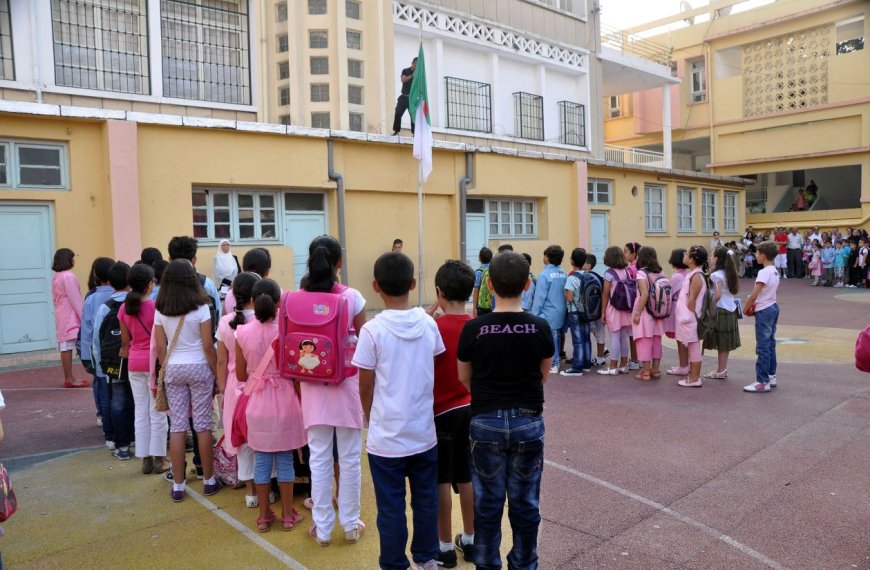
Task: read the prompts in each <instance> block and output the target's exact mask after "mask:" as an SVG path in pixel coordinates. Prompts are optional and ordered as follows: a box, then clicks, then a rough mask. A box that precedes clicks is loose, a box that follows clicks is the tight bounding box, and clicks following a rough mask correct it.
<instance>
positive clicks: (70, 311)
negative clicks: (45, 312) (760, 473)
mask: <svg viewBox="0 0 870 570" xmlns="http://www.w3.org/2000/svg"><path fill="white" fill-rule="evenodd" d="M51 299H52V301H54V326H55V334H56V335H57V342H66V341H73V340H75V339H76V337H77V336H78V334H79V327H81V324H82V305H83V304H84V301H83V300H82V289H81V286H80V285H79V278H78V277H76V274H75V273H73V272H72V271H71V270H67V271H58V272H57V273H55V274H54V275H53V276H52V277H51Z"/></svg>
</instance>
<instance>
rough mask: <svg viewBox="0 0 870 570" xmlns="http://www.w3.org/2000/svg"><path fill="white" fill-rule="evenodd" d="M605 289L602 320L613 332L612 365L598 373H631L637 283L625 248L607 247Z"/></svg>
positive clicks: (602, 295)
mask: <svg viewBox="0 0 870 570" xmlns="http://www.w3.org/2000/svg"><path fill="white" fill-rule="evenodd" d="M604 265H606V266H607V267H609V269H608V270H607V271H606V272H605V273H604V290H603V292H602V294H601V304H602V310H601V313H602V316H601V322H602V323H604V325H605V326H606V327H607V330H608V332H609V333H610V366H609V367H607V368H606V369H603V370H599V371H598V373H599V374H604V375H606V376H616V375H617V374H628V358H629V355H630V353H631V352H630V348H629V340H628V337H629V335H630V334H631V308H632V307H633V306H634V301H635V299H636V297H637V288H636V287H637V285H636V282H635V281H634V279H633V278H632V275H631V274H630V273H629V270H628V261H626V259H625V254H624V253H623V252H622V248H620V247H617V246H615V245H614V246H611V247H608V248H607V249H606V250H605V251H604Z"/></svg>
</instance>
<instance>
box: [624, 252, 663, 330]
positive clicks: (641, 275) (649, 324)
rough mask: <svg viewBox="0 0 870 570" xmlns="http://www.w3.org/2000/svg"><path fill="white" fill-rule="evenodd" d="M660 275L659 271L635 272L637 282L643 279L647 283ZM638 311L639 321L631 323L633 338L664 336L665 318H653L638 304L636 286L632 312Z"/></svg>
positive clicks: (638, 295)
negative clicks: (635, 297)
mask: <svg viewBox="0 0 870 570" xmlns="http://www.w3.org/2000/svg"><path fill="white" fill-rule="evenodd" d="M661 276H662V274H661V273H649V274H647V272H646V271H644V270H642V269H641V270H639V271H638V272H637V280H638V282H640V281H641V280H644V281H647V284H650V283H651V282H654V281H655V280H656V279H657V278H658V277H661ZM647 279H648V280H647ZM638 311H640V322H639V323H638V324H634V321H632V323H631V332H632V336H633V337H634V338H652V337H654V336H664V334H665V320H664V319H656V318H654V317H653V316H652V315H650V314H649V311H647V310H646V307H641V306H640V287H638V294H637V299H635V301H634V312H635V313H637V312H638Z"/></svg>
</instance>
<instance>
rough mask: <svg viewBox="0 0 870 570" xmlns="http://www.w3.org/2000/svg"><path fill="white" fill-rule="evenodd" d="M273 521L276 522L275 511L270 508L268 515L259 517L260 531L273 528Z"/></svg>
mask: <svg viewBox="0 0 870 570" xmlns="http://www.w3.org/2000/svg"><path fill="white" fill-rule="evenodd" d="M273 522H275V513H274V512H273V511H271V510H270V511H269V516H268V517H260V518H258V519H257V530H258V531H260V532H269V531H270V530H271V529H272V523H273Z"/></svg>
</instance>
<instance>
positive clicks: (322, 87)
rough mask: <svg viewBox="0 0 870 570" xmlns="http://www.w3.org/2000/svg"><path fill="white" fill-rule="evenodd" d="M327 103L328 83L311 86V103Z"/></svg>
mask: <svg viewBox="0 0 870 570" xmlns="http://www.w3.org/2000/svg"><path fill="white" fill-rule="evenodd" d="M326 101H329V83H312V84H311V102H312V103H324V102H326Z"/></svg>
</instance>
